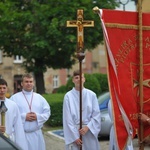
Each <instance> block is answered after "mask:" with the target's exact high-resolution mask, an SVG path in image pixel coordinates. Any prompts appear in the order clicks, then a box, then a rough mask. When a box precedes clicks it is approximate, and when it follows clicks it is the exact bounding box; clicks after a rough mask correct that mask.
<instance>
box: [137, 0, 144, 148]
mask: <svg viewBox="0 0 150 150" xmlns="http://www.w3.org/2000/svg"><path fill="white" fill-rule="evenodd" d="M141 1H142V0H138V14H139V54H140V79H139V83H140V84H139V86H140V87H139V89H140V112H141V113H142V112H143V84H142V83H143V38H142V36H143V34H142V2H141ZM139 127H140V129H139V133H138V134H139V139H140V146H139V150H144V143H143V123H142V121H139Z"/></svg>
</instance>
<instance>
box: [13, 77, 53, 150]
mask: <svg viewBox="0 0 150 150" xmlns="http://www.w3.org/2000/svg"><path fill="white" fill-rule="evenodd" d="M21 86H22V91H20V92H18V93H16V94H14V95H12V96H11V100H12V101H14V102H15V103H16V104H17V105H18V107H19V110H20V114H21V118H22V123H23V127H24V131H25V135H26V139H27V143H28V149H29V150H45V141H44V137H43V134H42V130H41V128H42V127H43V124H44V123H45V122H46V121H47V120H48V119H49V117H50V114H51V112H50V106H49V104H48V103H47V101H46V99H45V98H44V97H43V96H41V95H40V94H38V93H36V92H34V91H33V87H34V78H33V76H32V75H31V74H25V75H23V77H22V82H21Z"/></svg>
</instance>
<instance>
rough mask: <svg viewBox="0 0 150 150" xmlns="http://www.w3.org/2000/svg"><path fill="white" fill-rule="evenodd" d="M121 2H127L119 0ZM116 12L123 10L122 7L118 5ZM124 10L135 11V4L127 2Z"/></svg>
mask: <svg viewBox="0 0 150 150" xmlns="http://www.w3.org/2000/svg"><path fill="white" fill-rule="evenodd" d="M121 1H122V2H124V3H125V2H127V0H121ZM116 9H117V10H123V5H122V4H120V7H119V8H116ZM125 10H127V11H136V6H135V2H133V1H129V3H128V4H126V5H125Z"/></svg>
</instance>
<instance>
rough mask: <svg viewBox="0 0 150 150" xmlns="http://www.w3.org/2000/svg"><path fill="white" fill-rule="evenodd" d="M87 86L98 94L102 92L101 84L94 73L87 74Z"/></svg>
mask: <svg viewBox="0 0 150 150" xmlns="http://www.w3.org/2000/svg"><path fill="white" fill-rule="evenodd" d="M85 79H86V80H85V84H84V86H85V88H87V89H90V90H92V91H93V92H95V93H96V95H97V96H98V95H99V94H100V84H99V82H98V80H97V78H96V77H95V76H93V75H92V74H85Z"/></svg>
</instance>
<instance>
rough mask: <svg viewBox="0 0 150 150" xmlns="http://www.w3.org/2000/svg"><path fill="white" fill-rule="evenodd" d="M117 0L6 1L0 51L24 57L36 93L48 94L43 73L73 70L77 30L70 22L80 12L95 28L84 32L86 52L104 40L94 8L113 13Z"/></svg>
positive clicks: (1, 4) (0, 6)
mask: <svg viewBox="0 0 150 150" xmlns="http://www.w3.org/2000/svg"><path fill="white" fill-rule="evenodd" d="M116 5H117V3H116V2H115V0H103V1H98V0H93V1H92V0H76V1H74V2H72V1H71V0H55V1H54V0H15V1H14V0H3V1H0V39H1V40H0V49H1V50H2V51H3V52H4V55H6V56H13V55H19V56H23V58H24V62H23V67H25V69H26V71H27V72H33V73H34V76H35V79H36V88H37V92H39V93H41V94H43V93H45V88H44V79H43V73H44V72H45V71H46V70H47V68H53V69H57V68H71V66H72V65H73V64H74V63H75V60H76V57H75V50H76V28H67V27H66V21H67V20H75V19H76V11H77V9H83V10H84V16H85V20H94V21H95V27H94V28H88V29H85V34H84V37H86V38H85V44H84V45H85V49H89V50H91V49H93V48H94V47H96V46H97V45H98V44H99V43H100V42H101V41H102V40H103V34H102V29H101V25H100V20H99V17H98V16H97V15H96V14H94V13H93V11H92V8H93V7H94V6H99V8H109V9H114V8H115V6H116Z"/></svg>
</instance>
